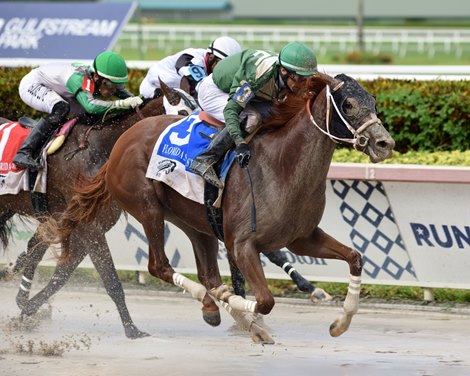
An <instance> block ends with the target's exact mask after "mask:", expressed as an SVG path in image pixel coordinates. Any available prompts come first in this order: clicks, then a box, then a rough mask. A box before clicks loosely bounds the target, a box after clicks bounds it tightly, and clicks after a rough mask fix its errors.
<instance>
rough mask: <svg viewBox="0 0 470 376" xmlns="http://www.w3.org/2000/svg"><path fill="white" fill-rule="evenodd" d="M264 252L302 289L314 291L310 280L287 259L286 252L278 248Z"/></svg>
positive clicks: (309, 291)
mask: <svg viewBox="0 0 470 376" xmlns="http://www.w3.org/2000/svg"><path fill="white" fill-rule="evenodd" d="M263 254H264V255H265V256H266V257H267V258H268V259H269V261H271V262H272V263H273V264H275V265H277V266H279V267H280V268H281V269H282V270H284V271H285V272H286V274H287V275H288V276H289V277H290V278H291V279H292V280H293V281H294V283H295V284H296V285H297V287H298V288H299V290H300V291H303V292H308V293H312V292H313V290H314V289H315V286H313V285H312V284H311V283H310V282H309V281H307V280H306V279H305V278H304V277H303V276H302V274H300V273H299V272H298V271H297V270H295V268H294V267H293V266H292V264H291V263H290V262H289V260H288V259H287V256H286V255H285V254H284V252H282V251H280V250H277V251H273V252H268V253H264V252H263Z"/></svg>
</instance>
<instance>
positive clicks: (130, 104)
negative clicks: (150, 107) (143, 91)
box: [113, 97, 143, 108]
mask: <svg viewBox="0 0 470 376" xmlns="http://www.w3.org/2000/svg"><path fill="white" fill-rule="evenodd" d="M142 103H143V100H142V98H141V97H129V98H126V99H120V100H117V101H114V103H113V107H114V108H136V107H139V106H140V105H141V104H142Z"/></svg>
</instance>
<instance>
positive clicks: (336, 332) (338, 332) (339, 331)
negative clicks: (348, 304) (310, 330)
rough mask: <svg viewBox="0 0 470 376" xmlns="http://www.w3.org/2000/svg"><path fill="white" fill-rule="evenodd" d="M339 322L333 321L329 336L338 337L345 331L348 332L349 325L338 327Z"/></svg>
mask: <svg viewBox="0 0 470 376" xmlns="http://www.w3.org/2000/svg"><path fill="white" fill-rule="evenodd" d="M339 324H340V320H339V319H338V320H335V321H334V322H333V323H332V324H331V325H330V336H332V337H339V336H340V335H341V334H343V333H344V332H345V331H347V330H348V327H349V325H346V326H345V325H343V326H341V325H339Z"/></svg>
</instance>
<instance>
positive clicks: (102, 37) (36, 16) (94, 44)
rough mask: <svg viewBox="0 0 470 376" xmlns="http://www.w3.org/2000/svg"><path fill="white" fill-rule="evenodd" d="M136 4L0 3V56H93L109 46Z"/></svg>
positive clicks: (80, 57)
mask: <svg viewBox="0 0 470 376" xmlns="http://www.w3.org/2000/svg"><path fill="white" fill-rule="evenodd" d="M134 8H135V3H127V4H122V3H119V4H113V3H104V4H103V3H89V2H80V3H56V2H54V3H16V2H15V3H13V2H8V3H3V2H1V3H0V10H1V11H0V57H12V58H48V59H52V58H59V59H93V58H94V57H95V56H96V55H97V54H98V53H99V52H102V51H103V50H105V49H110V48H112V46H113V44H114V43H115V41H116V40H117V38H118V37H119V33H120V32H121V30H122V28H123V26H124V25H125V24H126V22H127V20H128V19H129V17H130V16H131V15H132V13H133V11H134Z"/></svg>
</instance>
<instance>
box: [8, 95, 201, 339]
mask: <svg viewBox="0 0 470 376" xmlns="http://www.w3.org/2000/svg"><path fill="white" fill-rule="evenodd" d="M165 93H166V96H167V99H168V101H169V102H170V103H172V104H174V105H176V104H178V103H179V102H180V101H181V102H184V103H187V102H185V101H183V100H182V99H187V98H185V97H184V95H182V94H181V91H176V90H172V89H170V88H168V87H166V86H165ZM188 96H189V95H188ZM193 110H194V108H188V107H185V106H181V110H180V111H181V113H182V114H184V115H187V114H188V113H190V112H192V111H193ZM162 113H164V109H163V98H158V99H154V100H150V101H147V102H146V103H145V104H144V105H143V106H142V108H141V109H140V110H138V111H137V112H136V111H131V110H128V111H126V112H124V113H123V114H121V115H118V116H116V117H114V118H112V119H110V120H107V121H104V122H102V123H101V122H97V123H95V124H94V125H93V126H92V127H91V128H90V126H89V125H85V124H76V125H75V126H74V128H73V129H72V131H71V133H70V134H69V136H68V137H67V140H66V143H65V144H64V146H63V147H62V148H61V149H60V150H59V151H58V152H57V153H56V154H52V155H51V156H49V158H48V162H47V163H48V177H47V195H46V197H47V204H48V214H57V213H60V212H61V211H63V210H64V209H65V207H66V205H67V202H68V200H69V199H70V198H71V196H72V194H73V192H72V189H71V188H72V186H73V182H74V179H75V177H76V176H77V175H79V174H94V173H96V171H98V169H99V168H100V167H101V166H102V165H103V164H104V162H105V161H106V160H107V159H108V156H109V153H110V152H111V149H112V147H113V145H114V143H115V142H116V140H117V139H118V137H119V136H120V135H121V134H122V133H123V132H124V131H125V130H127V129H128V128H130V127H131V126H132V125H133V124H135V123H136V122H137V121H138V120H140V119H142V118H144V117H148V116H153V115H160V114H162ZM6 122H10V121H9V120H7V119H4V118H2V123H6ZM88 132H89V133H88ZM0 211H1V213H2V214H1V215H0V240H1V242H2V245H3V248H4V249H5V248H6V247H7V246H8V242H9V236H10V235H11V230H12V228H11V221H10V220H11V219H12V217H13V216H14V215H15V214H17V215H19V216H28V217H37V213H35V210H34V209H33V206H32V204H31V198H30V194H29V192H26V191H22V192H20V193H19V194H17V195H11V194H7V195H1V196H0ZM120 214H121V209H120V208H119V207H117V206H115V207H114V208H113V210H112V211H110V213H109V215H107V216H106V217H103V218H101V219H100V221H99V222H97V223H96V225H94V226H83V227H81V228H80V230H78V231H77V234H76V237H75V241H74V243H73V245H72V247H73V249H74V252H75V254H76V255H77V257H76V258H75V259H74V260H73V262H70V263H59V264H58V265H57V267H56V269H55V271H54V274H53V276H52V279H51V280H50V282H49V283H48V284H47V285H46V286H45V287H44V288H43V289H42V290H41V291H40V292H39V293H38V294H37V295H35V296H34V297H33V298H31V299H29V293H30V289H31V283H32V280H33V277H34V273H35V270H36V268H37V266H38V264H39V262H40V261H41V259H42V258H43V256H44V254H45V252H46V250H47V248H48V247H47V245H46V244H43V243H41V242H39V241H38V236H37V232H36V233H35V234H34V235H33V237H32V238H31V239H30V240H29V242H28V245H27V250H26V252H23V253H22V254H21V255H20V256H19V257H18V260H17V261H16V265H14V266H13V272H15V273H17V272H18V271H20V270H21V269H23V276H22V281H21V285H20V289H19V291H18V294H17V298H16V301H17V304H18V306H19V307H20V309H21V310H22V314H26V315H32V314H34V313H36V312H37V311H38V309H39V308H40V307H41V306H42V305H43V304H44V303H45V302H47V300H48V299H49V298H50V297H51V296H52V295H53V294H55V293H56V292H57V291H59V290H60V289H61V288H62V287H63V286H64V285H65V284H66V282H67V281H68V279H69V277H70V276H71V274H72V273H73V271H74V270H75V269H76V268H77V266H78V265H79V264H80V262H81V261H82V260H83V259H84V258H85V256H86V255H87V254H88V255H89V256H90V258H91V261H92V262H93V265H94V266H95V268H96V270H97V271H98V273H99V275H100V277H101V279H102V281H103V284H104V286H105V288H106V291H107V293H108V295H109V296H110V297H111V299H112V300H113V301H114V303H115V304H116V307H117V309H118V312H119V315H120V318H121V321H122V324H123V326H124V331H125V334H126V336H127V337H128V338H139V337H143V336H147V335H148V334H147V333H145V332H142V331H140V330H139V329H138V328H137V327H136V326H135V325H134V323H133V321H132V319H131V316H130V314H129V311H128V309H127V306H126V302H125V296H124V291H123V289H122V285H121V282H120V280H119V278H118V275H117V272H116V269H115V267H114V263H113V260H112V257H111V253H110V250H109V247H108V244H107V240H106V237H105V234H106V232H107V231H108V230H109V229H110V228H111V227H113V226H114V224H115V223H116V222H117V221H118V219H119V217H120ZM3 273H4V274H5V272H3Z"/></svg>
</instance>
